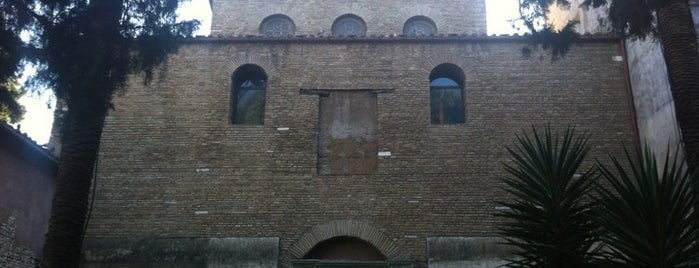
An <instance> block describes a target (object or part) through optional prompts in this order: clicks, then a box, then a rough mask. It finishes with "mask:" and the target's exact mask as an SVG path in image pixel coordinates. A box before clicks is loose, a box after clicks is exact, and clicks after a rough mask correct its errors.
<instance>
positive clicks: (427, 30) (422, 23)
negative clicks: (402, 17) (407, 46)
mask: <svg viewBox="0 0 699 268" xmlns="http://www.w3.org/2000/svg"><path fill="white" fill-rule="evenodd" d="M435 34H437V26H436V25H435V24H434V22H433V21H432V20H431V19H430V18H428V17H424V16H415V17H412V18H410V19H408V21H406V22H405V25H403V35H406V36H430V35H435Z"/></svg>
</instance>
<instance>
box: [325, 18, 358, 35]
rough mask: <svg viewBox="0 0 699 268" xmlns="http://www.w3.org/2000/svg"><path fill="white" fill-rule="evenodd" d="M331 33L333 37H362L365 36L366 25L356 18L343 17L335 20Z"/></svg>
mask: <svg viewBox="0 0 699 268" xmlns="http://www.w3.org/2000/svg"><path fill="white" fill-rule="evenodd" d="M332 33H333V35H334V36H364V35H365V34H366V25H365V24H364V21H362V19H361V18H359V17H357V16H354V15H344V16H341V17H340V18H338V19H337V20H335V23H333V28H332Z"/></svg>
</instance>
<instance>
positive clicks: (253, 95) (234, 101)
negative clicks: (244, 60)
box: [231, 64, 267, 125]
mask: <svg viewBox="0 0 699 268" xmlns="http://www.w3.org/2000/svg"><path fill="white" fill-rule="evenodd" d="M232 80H233V86H232V89H231V123H233V124H258V125H261V124H264V120H265V95H266V91H267V75H266V74H265V71H264V70H263V69H262V68H261V67H260V66H257V65H253V64H246V65H243V66H241V67H239V68H238V69H236V70H235V72H234V73H233V77H232Z"/></svg>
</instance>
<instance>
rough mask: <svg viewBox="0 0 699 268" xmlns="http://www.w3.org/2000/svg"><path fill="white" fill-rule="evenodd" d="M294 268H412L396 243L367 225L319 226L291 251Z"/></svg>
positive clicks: (343, 222) (329, 223)
mask: <svg viewBox="0 0 699 268" xmlns="http://www.w3.org/2000/svg"><path fill="white" fill-rule="evenodd" d="M286 258H288V259H286V261H285V262H287V263H289V264H290V267H291V268H311V267H312V268H355V267H362V268H369V267H384V268H412V267H413V265H412V262H410V261H409V260H408V258H407V257H406V256H405V255H402V254H401V250H400V248H399V247H398V245H396V243H394V241H393V240H392V239H391V238H389V237H388V236H386V235H385V234H383V232H382V231H381V230H379V229H378V228H376V227H373V226H371V225H369V224H367V223H365V222H361V221H352V220H340V221H332V222H327V223H324V224H319V225H316V226H314V227H313V228H311V230H310V231H309V232H308V233H306V234H304V235H302V236H301V237H300V238H299V239H298V240H297V241H296V242H294V243H293V244H292V245H291V246H290V247H289V249H288V255H287V257H286Z"/></svg>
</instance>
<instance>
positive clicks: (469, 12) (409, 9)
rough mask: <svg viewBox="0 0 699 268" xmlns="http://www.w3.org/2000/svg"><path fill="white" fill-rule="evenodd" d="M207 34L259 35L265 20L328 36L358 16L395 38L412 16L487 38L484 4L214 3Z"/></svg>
mask: <svg viewBox="0 0 699 268" xmlns="http://www.w3.org/2000/svg"><path fill="white" fill-rule="evenodd" d="M211 7H212V13H213V16H212V25H211V34H212V35H214V36H217V35H223V36H230V35H235V36H237V35H243V36H245V35H258V34H259V33H260V30H259V29H260V23H261V22H262V20H263V19H264V18H266V17H268V16H270V15H275V14H283V15H286V16H288V17H289V18H290V19H291V20H292V21H293V22H294V25H295V26H296V33H295V34H297V35H316V34H318V33H319V32H320V31H321V30H324V32H325V35H326V36H327V35H328V34H330V30H331V27H332V24H333V22H334V21H335V19H337V18H338V17H340V16H342V15H344V14H354V15H357V16H359V17H361V18H362V19H363V20H364V22H365V23H366V26H367V35H368V36H371V35H377V36H378V35H386V36H388V35H391V34H395V35H400V34H402V33H403V25H404V24H405V22H406V21H407V20H408V19H410V18H411V17H413V16H426V17H429V18H431V19H432V20H433V21H434V23H435V24H436V26H437V30H438V33H442V34H463V33H469V34H473V33H486V17H485V0H441V1H424V0H400V1H399V0H382V1H374V0H358V1H328V0H264V1H260V0H213V1H212V4H211Z"/></svg>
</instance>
